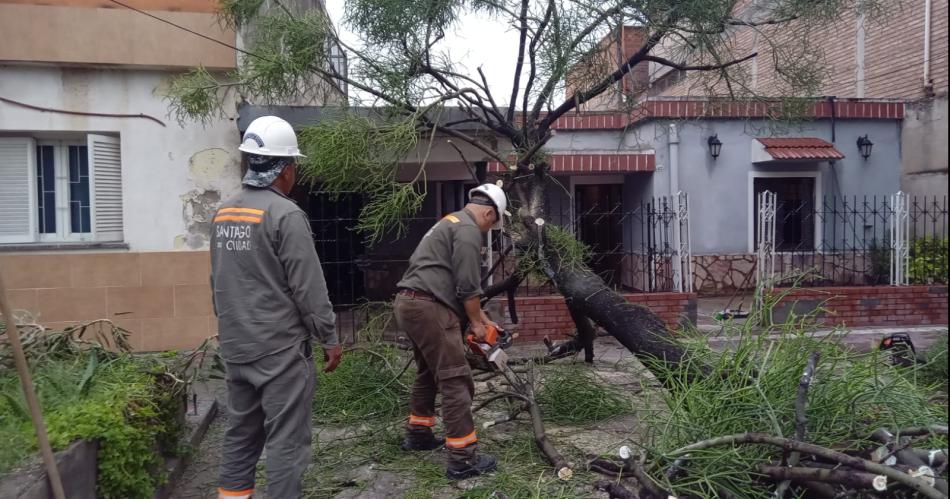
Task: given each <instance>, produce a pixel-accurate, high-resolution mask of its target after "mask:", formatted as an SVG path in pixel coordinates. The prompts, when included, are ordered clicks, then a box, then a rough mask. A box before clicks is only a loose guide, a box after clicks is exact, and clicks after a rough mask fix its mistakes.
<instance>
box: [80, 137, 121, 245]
mask: <svg viewBox="0 0 950 499" xmlns="http://www.w3.org/2000/svg"><path fill="white" fill-rule="evenodd" d="M86 140H87V142H88V146H89V147H88V153H89V172H90V173H91V174H92V175H91V177H92V191H93V196H92V212H93V217H92V218H93V222H92V226H93V232H94V233H95V238H96V241H122V240H123V234H122V156H121V151H120V148H119V138H118V137H108V136H105V135H94V134H89V135H88V136H87V139H86Z"/></svg>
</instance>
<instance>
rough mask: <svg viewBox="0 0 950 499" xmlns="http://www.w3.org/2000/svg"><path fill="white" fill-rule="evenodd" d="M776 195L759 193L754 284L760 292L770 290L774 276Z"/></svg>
mask: <svg viewBox="0 0 950 499" xmlns="http://www.w3.org/2000/svg"><path fill="white" fill-rule="evenodd" d="M776 197H777V196H776V194H775V193H774V192H771V191H762V192H760V193H759V199H758V203H759V212H758V213H757V216H758V218H759V223H758V231H757V233H756V243H757V245H758V246H757V248H756V253H755V282H756V287H757V288H758V289H760V290H762V291H763V292H764V291H767V290H770V289H771V287H772V283H773V279H772V278H773V276H774V275H775V212H776Z"/></svg>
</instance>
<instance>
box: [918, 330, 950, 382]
mask: <svg viewBox="0 0 950 499" xmlns="http://www.w3.org/2000/svg"><path fill="white" fill-rule="evenodd" d="M924 358H925V359H926V360H927V362H926V364H924V365H923V366H921V367H920V373H919V376H920V379H921V381H922V382H924V383H930V384H932V385H934V386H936V387H938V388H939V389H941V390H943V391H944V392H946V391H947V382H948V379H950V376H948V373H947V370H948V366H947V333H944V334H943V336H942V337H941V338H940V339H939V340H937V342H936V343H934V345H933V346H931V347H930V348H929V349H927V351H926V353H925V354H924Z"/></svg>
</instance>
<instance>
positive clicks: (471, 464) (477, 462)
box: [445, 454, 498, 480]
mask: <svg viewBox="0 0 950 499" xmlns="http://www.w3.org/2000/svg"><path fill="white" fill-rule="evenodd" d="M496 468H498V460H497V459H495V456H492V455H490V454H475V456H474V457H472V458H471V459H468V460H466V461H455V462H452V461H450V462H449V466H448V469H446V471H445V476H447V477H448V478H449V480H464V479H466V478H471V477H473V476H478V475H484V474H485V473H491V472H492V471H495V469H496Z"/></svg>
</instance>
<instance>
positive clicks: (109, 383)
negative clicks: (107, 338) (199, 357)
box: [0, 350, 183, 499]
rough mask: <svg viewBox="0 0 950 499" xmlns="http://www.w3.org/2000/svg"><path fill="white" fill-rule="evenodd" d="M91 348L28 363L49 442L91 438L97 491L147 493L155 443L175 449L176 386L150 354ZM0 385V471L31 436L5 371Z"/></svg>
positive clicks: (14, 381)
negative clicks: (110, 354)
mask: <svg viewBox="0 0 950 499" xmlns="http://www.w3.org/2000/svg"><path fill="white" fill-rule="evenodd" d="M95 352H96V351H95V350H91V351H90V353H88V354H86V355H78V356H76V357H74V358H71V359H59V360H50V361H47V362H44V363H43V364H42V365H41V366H39V367H37V368H36V369H35V370H34V373H33V380H34V385H35V388H36V392H37V396H38V398H39V400H40V404H41V405H42V407H43V411H44V417H45V419H46V425H47V432H48V434H49V438H50V442H51V443H52V445H53V447H54V448H55V449H57V450H58V449H63V448H65V447H67V446H69V445H70V444H71V443H72V442H73V441H75V440H77V439H96V440H99V442H100V447H99V471H98V477H97V479H98V481H97V484H96V486H97V494H98V496H99V497H103V498H123V499H125V498H138V497H141V498H148V497H151V496H152V494H153V493H154V490H155V487H156V486H158V485H159V484H160V482H161V480H162V479H163V477H161V476H159V475H156V472H157V470H158V465H159V464H161V455H162V454H161V453H158V452H156V447H157V448H158V449H159V450H161V451H163V452H173V451H175V450H176V448H175V446H176V445H177V440H178V437H179V435H180V434H181V432H182V430H183V422H182V421H181V416H182V414H183V406H182V404H183V397H182V389H183V387H182V385H181V384H180V383H179V382H177V381H176V380H175V379H174V378H173V377H172V376H169V375H168V374H166V371H165V369H166V367H165V364H163V363H160V362H158V361H156V360H153V359H150V358H137V357H132V356H129V355H123V356H119V357H114V358H105V359H104V360H101V361H100V355H101V354H97V353H95ZM91 359H96V360H94V361H93V360H91ZM0 393H2V394H3V398H2V399H0V401H3V402H0V421H2V423H0V443H2V445H0V471H3V470H7V469H9V468H11V467H13V466H15V465H16V464H17V463H19V462H20V461H21V460H22V459H23V458H24V457H26V456H27V455H29V454H30V453H32V452H35V450H36V442H35V440H34V438H35V437H34V434H33V427H32V425H31V423H30V421H29V419H28V418H27V417H26V414H25V412H24V411H23V407H25V405H24V403H23V401H22V394H21V393H20V390H19V382H18V378H17V377H16V376H15V375H13V373H10V374H6V373H4V375H2V376H0ZM4 402H5V403H4Z"/></svg>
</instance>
